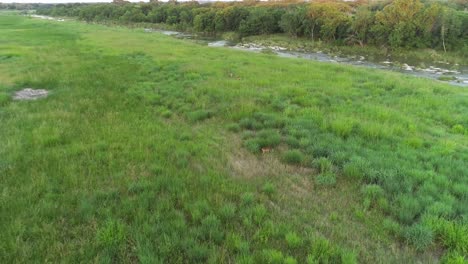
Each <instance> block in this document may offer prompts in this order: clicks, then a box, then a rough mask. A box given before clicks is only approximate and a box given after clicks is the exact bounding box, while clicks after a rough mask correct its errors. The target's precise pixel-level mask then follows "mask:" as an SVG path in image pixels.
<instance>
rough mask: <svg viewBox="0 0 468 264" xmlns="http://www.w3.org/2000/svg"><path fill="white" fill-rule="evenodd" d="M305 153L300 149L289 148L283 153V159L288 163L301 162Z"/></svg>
mask: <svg viewBox="0 0 468 264" xmlns="http://www.w3.org/2000/svg"><path fill="white" fill-rule="evenodd" d="M303 160H304V154H302V152H301V151H300V150H296V149H295V150H288V151H286V152H285V153H284V154H283V161H284V162H286V163H288V164H296V165H297V164H301V163H302V161H303Z"/></svg>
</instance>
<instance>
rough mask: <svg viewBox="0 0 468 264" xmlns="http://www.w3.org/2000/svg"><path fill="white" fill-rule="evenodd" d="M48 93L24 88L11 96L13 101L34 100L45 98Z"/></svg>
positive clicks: (42, 90)
mask: <svg viewBox="0 0 468 264" xmlns="http://www.w3.org/2000/svg"><path fill="white" fill-rule="evenodd" d="M48 94H49V92H48V91H47V90H44V89H37V90H34V89H31V88H24V89H23V90H20V91H17V92H16V93H15V95H14V96H13V99H14V100H36V99H39V98H44V97H47V95H48Z"/></svg>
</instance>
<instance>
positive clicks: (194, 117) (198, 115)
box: [187, 110, 213, 122]
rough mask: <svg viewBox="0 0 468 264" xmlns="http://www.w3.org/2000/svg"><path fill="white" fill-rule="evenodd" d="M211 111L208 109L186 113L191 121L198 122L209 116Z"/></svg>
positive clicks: (211, 114)
mask: <svg viewBox="0 0 468 264" xmlns="http://www.w3.org/2000/svg"><path fill="white" fill-rule="evenodd" d="M212 116H213V113H212V112H211V111H208V110H197V111H193V112H190V113H188V114H187V117H188V119H189V120H190V121H192V122H199V121H203V120H205V119H208V118H211V117H212Z"/></svg>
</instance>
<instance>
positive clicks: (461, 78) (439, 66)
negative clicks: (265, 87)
mask: <svg viewBox="0 0 468 264" xmlns="http://www.w3.org/2000/svg"><path fill="white" fill-rule="evenodd" d="M145 31H146V32H149V33H150V32H156V33H162V34H165V35H169V36H173V37H175V38H180V39H192V40H195V41H196V42H197V43H200V44H202V45H207V46H210V47H228V48H233V49H238V50H243V51H249V52H264V51H268V52H270V53H274V54H276V55H278V56H280V57H286V58H302V59H308V60H313V61H320V62H328V63H339V64H347V65H354V66H360V67H366V68H373V69H382V70H388V71H395V72H400V73H403V74H408V75H413V76H417V77H424V78H429V79H434V80H437V81H441V80H442V79H443V80H444V81H443V82H446V83H450V84H453V85H457V86H464V87H468V66H467V65H451V64H448V63H444V62H430V63H428V62H425V64H428V65H429V66H426V67H421V66H416V63H415V64H414V65H412V64H411V63H409V62H400V61H390V60H388V59H380V60H379V59H374V60H372V59H369V58H366V56H365V55H362V56H356V55H346V54H344V55H340V56H336V55H331V54H327V53H325V52H320V51H319V52H310V51H307V52H306V51H294V50H288V49H287V48H284V47H279V46H262V45H258V44H255V43H235V42H231V41H227V40H222V39H215V38H210V37H199V36H196V35H193V34H188V33H182V32H177V31H168V30H154V29H145Z"/></svg>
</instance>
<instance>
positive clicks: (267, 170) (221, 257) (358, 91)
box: [0, 14, 468, 263]
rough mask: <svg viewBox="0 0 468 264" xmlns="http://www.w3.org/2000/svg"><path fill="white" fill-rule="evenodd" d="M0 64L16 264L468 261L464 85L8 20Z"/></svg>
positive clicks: (120, 32) (115, 30) (5, 211)
mask: <svg viewBox="0 0 468 264" xmlns="http://www.w3.org/2000/svg"><path fill="white" fill-rule="evenodd" d="M9 54H15V56H10V57H8V56H9ZM7 57H8V58H7ZM0 58H7V59H3V60H2V61H1V64H0V94H1V97H0V124H1V126H0V145H1V146H2V147H1V148H0V177H1V178H0V179H1V196H0V197H1V198H0V206H1V207H0V209H1V211H0V213H1V222H0V225H1V226H0V227H1V230H2V231H3V232H2V236H1V238H0V262H2V263H12V262H34V261H39V262H123V263H130V262H144V263H196V262H209V263H267V262H268V261H270V262H279V263H283V262H286V263H294V260H295V261H297V263H306V261H307V260H310V261H314V260H315V261H317V260H319V261H320V260H322V261H326V260H328V261H332V262H333V263H339V262H343V263H353V262H355V260H357V261H359V262H362V263H377V262H385V263H411V262H416V261H421V262H423V263H431V262H437V261H438V259H439V257H440V256H439V255H438V254H434V253H433V252H439V251H440V250H444V251H445V250H446V251H449V254H448V255H447V256H448V257H447V258H449V257H451V256H453V258H460V256H463V255H465V254H466V250H467V249H466V246H464V244H463V243H464V241H466V235H467V233H466V217H467V208H466V202H467V196H466V193H467V192H466V190H467V186H468V184H467V181H468V177H467V168H466V166H465V165H466V164H467V162H468V143H467V137H466V136H467V133H466V132H465V133H460V132H459V131H460V127H461V128H462V129H466V128H467V127H468V116H467V115H466V113H467V111H468V99H467V95H468V94H467V91H466V90H464V89H462V88H460V87H452V86H449V85H445V84H441V83H435V82H431V81H429V80H425V79H417V78H412V77H408V76H404V75H400V74H396V73H387V72H383V71H378V70H367V69H359V68H354V67H346V66H339V65H331V64H324V63H315V62H311V61H306V60H296V59H284V58H278V57H275V56H271V55H266V54H251V53H245V52H241V51H235V50H230V49H224V48H219V49H218V48H208V47H203V46H200V45H197V44H196V43H192V42H190V41H184V40H177V39H173V38H170V37H167V36H164V35H160V34H148V33H144V32H143V30H141V29H132V30H131V29H126V28H119V27H105V26H102V25H87V24H82V23H78V22H62V23H59V22H53V21H52V22H51V21H41V20H35V19H29V18H25V17H19V16H13V15H5V14H3V15H2V14H0ZM22 87H33V88H42V89H48V90H50V92H51V93H50V96H49V97H48V98H46V99H43V100H38V101H33V102H17V101H12V100H10V99H8V98H9V95H11V94H12V93H13V92H14V91H15V90H18V89H21V88H22ZM168 113H169V114H168ZM236 124H238V125H236ZM230 127H231V128H232V127H235V129H229V128H230ZM454 127H455V128H456V129H454ZM233 131H234V132H233ZM236 131H237V132H236ZM249 140H256V141H255V142H256V143H257V145H258V147H256V149H255V150H256V151H254V153H251V152H249V148H247V146H248V145H249V144H246V142H248V141H249ZM252 145H253V144H252ZM268 145H271V147H272V151H271V152H269V153H265V154H261V150H260V147H269V146H268ZM291 151H293V153H294V152H297V153H299V154H300V156H301V158H300V162H299V164H296V163H294V164H292V165H288V164H285V163H283V162H282V157H283V156H284V155H286V156H287V155H288V154H287V153H291ZM294 160H297V159H294ZM332 173H333V176H335V177H336V178H333V179H334V181H336V182H334V184H316V183H317V182H318V183H322V182H323V181H324V180H326V181H324V182H325V183H328V182H330V181H329V179H330V177H329V176H330V175H332ZM324 175H325V176H327V177H324ZM320 176H323V177H322V178H320ZM317 177H319V178H318V179H317ZM366 186H367V187H366ZM369 186H370V187H369ZM374 186H375V187H374ZM460 219H465V220H464V221H465V222H463V220H460ZM416 225H417V226H416ZM464 228H465V229H464ZM421 230H423V231H421ZM420 234H423V235H420ZM427 234H429V235H427ZM411 243H413V244H411ZM415 243H417V244H415Z"/></svg>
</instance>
